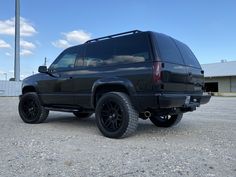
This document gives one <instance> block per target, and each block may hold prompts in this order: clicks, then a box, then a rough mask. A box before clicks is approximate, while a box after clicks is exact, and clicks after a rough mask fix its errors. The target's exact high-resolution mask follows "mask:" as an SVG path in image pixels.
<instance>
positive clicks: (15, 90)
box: [0, 81, 21, 96]
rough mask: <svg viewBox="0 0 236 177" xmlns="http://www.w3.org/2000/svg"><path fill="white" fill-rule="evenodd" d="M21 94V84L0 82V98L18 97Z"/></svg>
mask: <svg viewBox="0 0 236 177" xmlns="http://www.w3.org/2000/svg"><path fill="white" fill-rule="evenodd" d="M20 94H21V82H16V81H0V96H19V95H20Z"/></svg>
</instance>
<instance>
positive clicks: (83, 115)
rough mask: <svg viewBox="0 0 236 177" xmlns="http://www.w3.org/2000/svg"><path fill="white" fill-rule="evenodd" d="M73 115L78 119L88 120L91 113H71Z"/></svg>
mask: <svg viewBox="0 0 236 177" xmlns="http://www.w3.org/2000/svg"><path fill="white" fill-rule="evenodd" d="M73 114H74V115H75V116H76V117H77V118H79V119H86V118H89V117H90V116H91V115H92V114H93V113H89V112H73Z"/></svg>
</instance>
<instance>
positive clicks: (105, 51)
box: [84, 40, 113, 66]
mask: <svg viewBox="0 0 236 177" xmlns="http://www.w3.org/2000/svg"><path fill="white" fill-rule="evenodd" d="M112 58H113V43H112V42H111V41H110V40H104V41H99V42H93V43H90V44H87V46H86V54H85V58H84V66H102V65H106V64H107V61H110V60H112Z"/></svg>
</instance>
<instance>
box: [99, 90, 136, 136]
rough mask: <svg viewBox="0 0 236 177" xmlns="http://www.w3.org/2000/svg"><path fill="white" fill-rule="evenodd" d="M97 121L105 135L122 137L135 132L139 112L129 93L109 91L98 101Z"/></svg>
mask: <svg viewBox="0 0 236 177" xmlns="http://www.w3.org/2000/svg"><path fill="white" fill-rule="evenodd" d="M96 122H97V126H98V128H99V130H100V131H101V133H102V134H103V135H104V136H106V137H109V138H121V137H126V136H129V135H130V134H132V133H133V132H135V130H136V128H137V125H138V114H137V112H136V110H135V109H134V108H133V106H132V104H131V102H130V100H129V98H128V95H126V94H125V93H121V92H109V93H106V94H104V95H103V96H102V97H101V98H100V99H99V101H98V104H97V106H96Z"/></svg>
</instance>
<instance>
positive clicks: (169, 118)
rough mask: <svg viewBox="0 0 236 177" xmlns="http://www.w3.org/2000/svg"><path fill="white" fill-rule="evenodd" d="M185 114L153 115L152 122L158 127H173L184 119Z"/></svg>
mask: <svg viewBox="0 0 236 177" xmlns="http://www.w3.org/2000/svg"><path fill="white" fill-rule="evenodd" d="M182 117H183V114H182V113H179V114H175V115H162V116H160V115H153V116H151V117H150V120H151V122H152V123H153V124H154V125H156V126H157V127H171V126H174V125H177V124H178V123H179V122H180V120H181V119H182Z"/></svg>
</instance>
